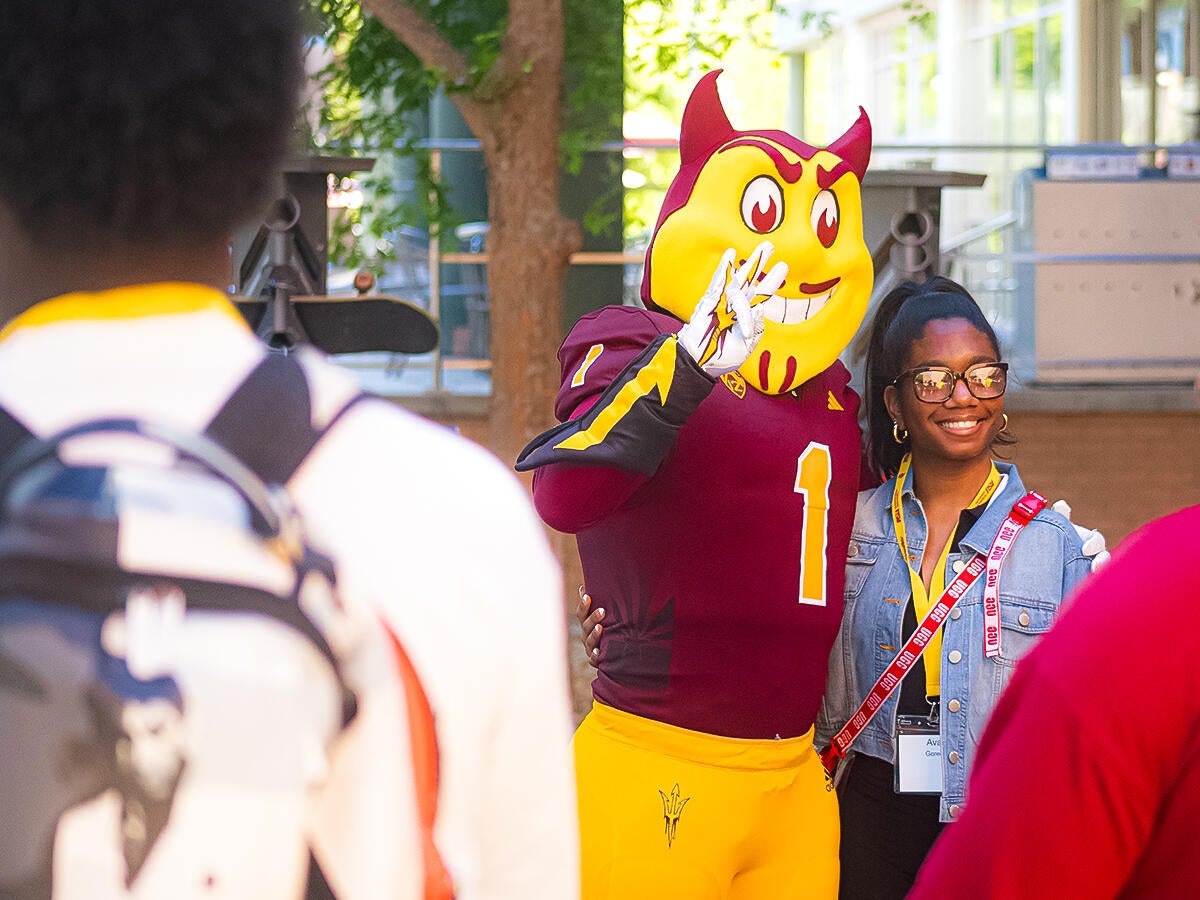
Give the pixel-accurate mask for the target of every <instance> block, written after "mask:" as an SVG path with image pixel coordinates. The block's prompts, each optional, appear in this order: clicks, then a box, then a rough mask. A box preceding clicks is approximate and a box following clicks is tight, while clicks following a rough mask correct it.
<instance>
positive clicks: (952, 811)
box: [950, 803, 962, 819]
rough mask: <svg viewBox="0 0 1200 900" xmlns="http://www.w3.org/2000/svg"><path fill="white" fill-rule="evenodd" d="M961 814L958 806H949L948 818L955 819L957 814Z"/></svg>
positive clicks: (953, 804) (954, 804)
mask: <svg viewBox="0 0 1200 900" xmlns="http://www.w3.org/2000/svg"><path fill="white" fill-rule="evenodd" d="M961 812H962V807H961V806H959V805H958V804H957V803H951V804H950V818H952V819H957V818H958V815H959V813H961Z"/></svg>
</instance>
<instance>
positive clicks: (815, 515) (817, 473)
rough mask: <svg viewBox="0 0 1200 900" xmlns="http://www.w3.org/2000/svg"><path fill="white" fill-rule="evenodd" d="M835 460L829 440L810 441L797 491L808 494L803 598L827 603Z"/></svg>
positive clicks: (800, 463)
mask: <svg viewBox="0 0 1200 900" xmlns="http://www.w3.org/2000/svg"><path fill="white" fill-rule="evenodd" d="M832 477H833V464H832V462H831V459H830V454H829V446H828V445H827V444H818V443H815V442H813V443H810V444H809V445H808V446H807V447H805V448H804V452H803V453H801V454H800V459H799V461H798V463H797V465H796V488H795V490H796V493H797V494H800V495H802V496H803V497H804V521H803V523H802V530H801V532H800V602H801V603H805V604H808V605H810V606H824V605H825V575H826V566H827V561H826V559H825V550H826V547H827V546H828V544H829V482H830V480H831V478H832Z"/></svg>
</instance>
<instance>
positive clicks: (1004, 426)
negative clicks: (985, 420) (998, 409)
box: [1000, 413, 1008, 434]
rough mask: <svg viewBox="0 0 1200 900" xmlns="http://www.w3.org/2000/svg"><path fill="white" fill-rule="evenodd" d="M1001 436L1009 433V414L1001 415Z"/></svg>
mask: <svg viewBox="0 0 1200 900" xmlns="http://www.w3.org/2000/svg"><path fill="white" fill-rule="evenodd" d="M1000 422H1001V425H1000V434H1004V432H1006V431H1008V413H1000Z"/></svg>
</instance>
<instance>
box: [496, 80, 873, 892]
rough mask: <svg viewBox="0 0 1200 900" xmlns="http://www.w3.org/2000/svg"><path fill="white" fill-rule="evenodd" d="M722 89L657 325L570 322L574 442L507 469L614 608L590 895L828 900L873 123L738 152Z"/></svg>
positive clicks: (662, 262) (595, 744) (606, 656)
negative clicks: (825, 705) (831, 669)
mask: <svg viewBox="0 0 1200 900" xmlns="http://www.w3.org/2000/svg"><path fill="white" fill-rule="evenodd" d="M718 74H719V72H710V73H708V74H707V75H705V76H704V77H703V78H702V79H701V80H700V82H699V83H698V84H697V85H696V87H695V89H694V90H693V92H692V96H691V97H690V99H689V101H688V104H687V108H686V110H685V111H684V115H683V122H682V127H681V134H680V142H679V151H680V162H681V165H680V168H679V172H678V174H677V175H676V177H675V179H674V181H673V182H672V184H671V186H670V188H669V189H668V191H667V195H666V199H665V201H664V204H663V208H662V211H661V213H660V215H659V219H658V224H657V226H656V229H655V233H654V236H653V239H652V241H651V244H650V247H649V250H648V251H647V254H646V266H645V276H644V280H643V282H642V299H643V300H644V301H645V305H646V309H640V308H636V307H607V308H604V309H601V310H599V311H597V312H595V313H592V314H590V315H588V316H585V317H584V318H582V319H580V321H579V322H578V323H577V324H576V326H575V327H574V328H573V329H572V331H571V333H570V334H569V335H568V336H567V338H566V340H565V341H564V343H563V345H562V348H561V350H560V352H559V359H560V361H561V363H562V373H563V383H562V388H561V389H560V391H559V394H558V399H557V403H556V414H557V416H558V418H559V420H560V421H561V422H562V423H563V424H561V425H559V426H557V427H556V428H554V429H551V430H550V431H548V432H546V433H545V434H543V435H541V436H540V437H538V438H537V439H536V440H534V441H533V442H532V443H531V444H530V445H529V446H528V447H526V448H525V450H524V451H523V452H522V454H521V456H520V458H519V459H518V462H517V468H518V469H520V470H522V471H524V470H529V469H537V470H538V471H537V474H536V475H535V479H534V499H535V502H536V504H537V507H538V510H539V512H540V513H541V515H542V517H543V518H544V519H545V521H546V522H547V524H549V525H550V526H552V527H553V528H556V529H558V530H560V531H565V532H572V533H575V534H576V535H577V539H578V543H579V553H580V557H581V559H582V562H583V571H584V575H585V578H586V582H587V586H588V590H589V592H590V593H591V594H592V595H593V596H595V597H597V598H599V600H600V601H601V602H602V603H603V605H604V606H605V608H606V609H607V610H608V614H607V616H606V618H605V630H604V644H603V649H602V652H601V655H600V658H599V666H598V668H599V671H598V674H597V676H596V679H595V681H594V684H593V693H594V701H595V702H594V705H593V708H592V711H591V712H590V713H589V714H588V716H587V718H586V719H585V720H584V722H583V724H582V725H581V726H580V728H579V731H578V732H577V734H576V736H575V752H576V761H577V767H578V777H579V807H580V819H581V826H582V828H581V830H582V853H583V885H584V897H586V898H630V897H638V898H640V897H654V898H666V897H689V898H709V897H712V898H716V897H726V898H736V900H744V898H760V897H793V896H805V897H834V896H836V893H837V876H838V823H837V804H836V799H835V797H834V794H833V793H832V792H831V790H830V788H829V786H828V784H827V780H826V777H825V773H824V769H823V768H822V766H821V762H820V760H819V759H818V757H817V754H816V752H815V751H814V749H813V745H812V740H813V739H812V726H813V722H814V720H815V718H816V715H817V710H818V708H819V706H820V703H821V695H822V693H823V691H824V687H825V673H826V668H827V665H828V662H829V651H830V647H831V645H832V643H833V639H834V637H835V635H836V634H837V630H838V623H839V620H840V619H841V615H842V590H843V581H844V577H845V575H844V568H845V560H846V547H847V544H848V541H849V537H850V526H851V523H852V520H853V516H854V505H855V496H856V494H857V491H858V487H859V479H860V471H861V462H860V460H861V448H860V440H859V426H858V422H857V409H858V398H857V396H856V395H855V394H854V392H853V391H852V390H851V389H850V387H849V377H850V376H849V373H848V372H847V370H846V369H845V368H844V367H843V366H842V364H841V363H840V362H838V360H837V357H838V354H839V353H840V352H841V351H842V350H843V349H844V348H845V347H846V345H847V344H848V343H849V342H850V340H851V338H852V337H853V336H854V334H855V332H856V331H857V329H858V327H859V324H860V323H861V321H862V318H863V315H864V313H865V312H866V309H867V303H868V300H869V297H870V293H871V288H872V280H873V278H872V276H873V269H872V263H871V256H870V253H869V251H868V250H867V247H866V245H865V243H864V241H863V227H862V200H861V194H860V184H861V181H862V177H863V172H864V170H865V169H866V165H867V160H868V158H869V156H870V152H871V131H870V123H869V122H868V120H867V117H866V114H865V113H862V114H860V116H859V119H858V121H857V122H856V123H855V124H854V125H853V126H851V128H850V129H849V130H848V131H847V132H846V134H844V135H843V136H842V137H840V138H839V139H838V140H836V141H834V142H833V143H832V144H830V145H829V146H828V147H826V148H823V149H822V148H817V147H812V146H810V145H809V144H806V143H804V142H803V141H801V140H798V139H797V138H795V137H793V136H791V135H790V134H787V133H785V132H781V131H737V130H735V129H734V128H733V126H732V125H731V124H730V122H729V120H728V118H727V117H726V114H725V112H724V110H723V108H722V106H721V102H720V99H719V97H718V94H717V85H716V79H717V75H718ZM772 257H774V259H775V260H777V262H775V264H774V265H771V259H772ZM714 269H715V274H714Z"/></svg>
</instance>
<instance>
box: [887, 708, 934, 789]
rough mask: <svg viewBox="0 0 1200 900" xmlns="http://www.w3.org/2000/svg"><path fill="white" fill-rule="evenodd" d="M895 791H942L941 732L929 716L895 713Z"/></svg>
mask: <svg viewBox="0 0 1200 900" xmlns="http://www.w3.org/2000/svg"><path fill="white" fill-rule="evenodd" d="M895 789H896V793H897V794H940V793H941V792H942V736H941V734H940V732H939V730H938V726H937V723H936V721H933V720H931V719H930V718H929V717H928V716H897V717H896V765H895Z"/></svg>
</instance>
